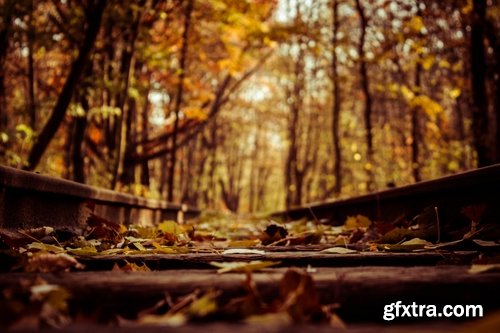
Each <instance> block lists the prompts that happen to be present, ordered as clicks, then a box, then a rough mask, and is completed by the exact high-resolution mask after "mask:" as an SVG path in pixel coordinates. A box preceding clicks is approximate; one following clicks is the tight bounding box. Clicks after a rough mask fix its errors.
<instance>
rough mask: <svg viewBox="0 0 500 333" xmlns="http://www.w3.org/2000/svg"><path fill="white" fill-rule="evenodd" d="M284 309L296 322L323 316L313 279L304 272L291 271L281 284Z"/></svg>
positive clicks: (298, 270)
mask: <svg viewBox="0 0 500 333" xmlns="http://www.w3.org/2000/svg"><path fill="white" fill-rule="evenodd" d="M280 295H281V300H282V309H283V310H286V311H287V312H288V314H289V315H290V316H291V317H292V318H293V320H294V321H296V322H305V321H309V320H311V319H313V318H320V317H322V316H323V312H322V309H321V304H320V302H319V295H318V292H317V290H316V287H315V285H314V281H313V279H312V277H311V276H310V275H309V274H307V273H306V272H304V271H303V270H300V269H296V268H291V269H289V270H288V271H287V272H286V273H285V275H284V276H283V278H282V279H281V282H280Z"/></svg>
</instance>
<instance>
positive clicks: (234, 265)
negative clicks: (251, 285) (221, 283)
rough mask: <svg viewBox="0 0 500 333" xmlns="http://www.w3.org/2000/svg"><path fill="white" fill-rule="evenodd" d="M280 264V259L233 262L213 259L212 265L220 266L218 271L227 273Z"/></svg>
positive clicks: (252, 270) (255, 269)
mask: <svg viewBox="0 0 500 333" xmlns="http://www.w3.org/2000/svg"><path fill="white" fill-rule="evenodd" d="M278 264H280V262H279V261H261V260H253V261H249V262H247V261H231V262H216V261H211V262H210V265H212V266H215V267H219V268H220V269H219V270H218V271H217V273H219V274H222V273H227V272H255V271H258V270H261V269H264V268H267V267H271V266H275V265H278Z"/></svg>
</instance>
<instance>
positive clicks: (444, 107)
mask: <svg viewBox="0 0 500 333" xmlns="http://www.w3.org/2000/svg"><path fill="white" fill-rule="evenodd" d="M499 16H500V4H499V1H498V0H447V1H434V0H0V161H1V163H2V164H4V165H9V166H14V167H18V168H23V169H27V170H36V171H38V172H40V173H43V174H49V175H53V176H59V177H64V178H68V179H73V180H75V181H78V182H83V183H87V184H90V185H95V186H100V187H104V188H111V189H116V190H120V191H125V192H129V193H133V194H138V195H144V196H147V197H150V198H161V199H166V200H170V201H175V202H183V203H187V204H191V205H196V206H199V207H206V208H214V209H226V208H227V209H230V210H232V211H243V212H248V211H267V210H276V209H280V208H284V207H286V206H293V205H299V204H303V203H306V202H313V201H322V200H326V199H332V198H341V197H348V196H353V195H359V194H362V193H367V192H371V191H375V190H381V189H385V188H387V187H392V186H400V185H404V184H409V183H412V182H416V181H421V180H425V179H431V178H435V177H439V176H443V175H447V174H451V173H455V172H458V171H462V170H467V169H471V168H475V167H478V166H485V165H489V164H493V163H497V162H500V106H499V100H500V91H499V89H500V48H499V46H500V32H499V31H500V20H499Z"/></svg>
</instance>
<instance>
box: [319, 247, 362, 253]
mask: <svg viewBox="0 0 500 333" xmlns="http://www.w3.org/2000/svg"><path fill="white" fill-rule="evenodd" d="M321 252H324V253H335V254H349V253H358V251H356V250H351V249H348V248H345V247H330V248H328V249H324V250H322V251H321Z"/></svg>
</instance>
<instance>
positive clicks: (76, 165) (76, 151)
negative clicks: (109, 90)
mask: <svg viewBox="0 0 500 333" xmlns="http://www.w3.org/2000/svg"><path fill="white" fill-rule="evenodd" d="M80 104H81V106H82V108H83V110H84V111H85V114H84V115H83V116H81V117H76V119H75V129H74V132H73V140H72V141H73V150H72V162H73V180H74V181H76V182H79V183H85V172H84V159H83V152H82V148H83V142H84V138H85V129H86V127H87V117H88V113H89V110H90V105H89V100H88V96H87V91H86V89H85V90H84V91H83V92H82V95H81V96H80Z"/></svg>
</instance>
